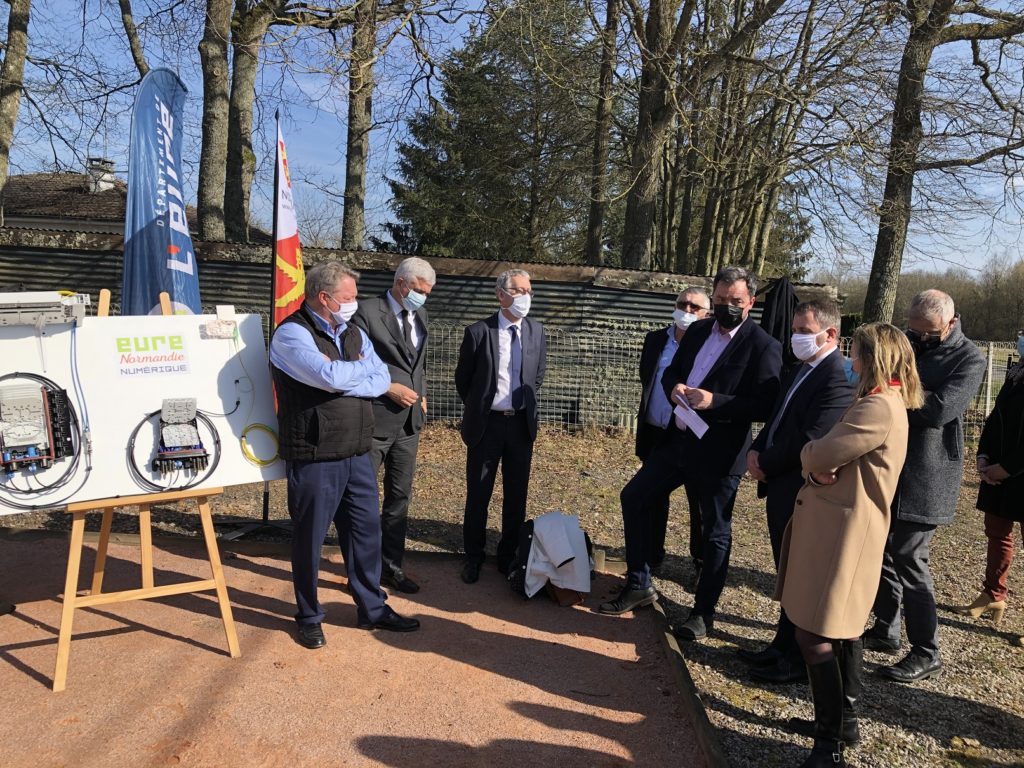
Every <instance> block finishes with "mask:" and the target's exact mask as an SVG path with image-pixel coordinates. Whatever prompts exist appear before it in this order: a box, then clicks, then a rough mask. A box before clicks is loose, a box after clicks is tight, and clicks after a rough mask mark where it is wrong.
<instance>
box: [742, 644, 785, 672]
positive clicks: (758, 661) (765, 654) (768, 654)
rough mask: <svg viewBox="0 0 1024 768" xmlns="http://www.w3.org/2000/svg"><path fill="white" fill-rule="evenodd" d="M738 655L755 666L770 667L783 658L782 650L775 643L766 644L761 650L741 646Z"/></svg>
mask: <svg viewBox="0 0 1024 768" xmlns="http://www.w3.org/2000/svg"><path fill="white" fill-rule="evenodd" d="M736 655H737V656H739V657H740V659H742V660H743V661H745V662H746V663H747V664H750V665H751V666H754V667H770V666H772V665H773V664H775V663H776V662H778V660H779V659H781V658H782V651H780V650H779V649H778V648H776V647H775V646H774V645H766V646H765V647H764V648H762V649H761V650H759V651H751V650H750V649H748V648H740V649H738V650H737V651H736Z"/></svg>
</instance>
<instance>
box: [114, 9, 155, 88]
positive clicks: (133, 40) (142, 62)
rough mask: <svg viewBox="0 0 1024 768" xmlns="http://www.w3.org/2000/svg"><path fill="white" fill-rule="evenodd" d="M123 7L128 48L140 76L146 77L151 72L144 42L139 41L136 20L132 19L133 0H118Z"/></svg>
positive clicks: (122, 13)
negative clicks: (144, 49) (143, 46)
mask: <svg viewBox="0 0 1024 768" xmlns="http://www.w3.org/2000/svg"><path fill="white" fill-rule="evenodd" d="M118 4H119V5H120V6H121V23H122V24H124V33H125V35H126V36H127V37H128V47H129V48H131V51H132V59H134V60H135V67H136V69H138V70H139V76H140V77H145V76H146V73H147V72H149V64H147V63H146V54H145V53H143V51H142V41H141V40H140V39H139V30H138V28H137V27H136V26H135V19H134V18H133V17H132V0H118Z"/></svg>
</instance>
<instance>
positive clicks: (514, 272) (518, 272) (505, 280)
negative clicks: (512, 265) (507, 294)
mask: <svg viewBox="0 0 1024 768" xmlns="http://www.w3.org/2000/svg"><path fill="white" fill-rule="evenodd" d="M513 277H525V278H526V279H527V280H529V279H530V273H529V272H527V271H526V270H525V269H506V270H505V271H504V272H502V273H501V274H500V275H498V282H497V287H498V290H499V291H507V290H508V284H509V283H511V282H512V278H513Z"/></svg>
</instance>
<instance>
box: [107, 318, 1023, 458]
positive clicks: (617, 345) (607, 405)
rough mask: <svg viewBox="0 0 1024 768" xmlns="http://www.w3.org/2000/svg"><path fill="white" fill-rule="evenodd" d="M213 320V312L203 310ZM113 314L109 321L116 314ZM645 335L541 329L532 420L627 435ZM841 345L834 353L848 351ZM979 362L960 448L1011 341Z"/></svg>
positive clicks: (435, 366)
mask: <svg viewBox="0 0 1024 768" xmlns="http://www.w3.org/2000/svg"><path fill="white" fill-rule="evenodd" d="M203 311H204V312H206V313H209V314H214V313H215V312H216V309H215V308H214V307H203ZM237 311H238V312H240V313H247V314H254V315H259V317H260V319H261V321H262V324H263V333H264V337H266V336H267V332H268V328H269V313H268V312H267V310H266V309H257V308H241V307H238V308H237ZM116 313H117V311H116V307H115V308H112V314H116ZM464 330H465V329H464V328H463V327H462V326H457V325H451V324H448V323H437V322H434V323H431V324H430V343H429V345H428V346H427V402H428V405H429V411H428V418H430V419H434V420H440V421H458V420H459V419H461V418H462V401H461V400H460V399H459V395H458V392H456V390H455V366H456V363H457V362H458V359H459V347H460V345H461V344H462V336H463V332H464ZM648 330H649V329H646V328H645V329H638V330H635V331H602V332H600V333H588V332H580V331H569V330H565V329H559V328H551V327H547V328H545V336H546V338H547V348H548V355H547V372H546V375H545V378H544V387H543V389H542V390H541V393H540V420H541V423H543V424H547V425H554V426H559V427H562V428H565V429H582V428H587V427H599V428H607V427H619V428H625V429H627V430H629V431H633V430H634V429H635V428H636V414H637V410H638V408H639V405H640V382H639V380H638V378H637V366H638V365H639V361H640V350H641V348H642V347H643V341H644V335H645V334H646V333H647V331H648ZM849 344H850V340H849V338H844V339H843V340H842V343H841V346H840V349H841V351H842V352H843V353H844V354H847V353H848V351H849ZM974 344H975V345H976V346H977V347H978V349H979V350H981V352H982V354H983V355H985V359H986V361H987V365H986V370H985V378H984V380H983V381H982V383H981V386H980V387H979V388H978V393H977V395H976V396H975V397H974V400H973V401H972V402H971V405H970V406H969V407H968V409H967V411H966V413H965V414H964V432H965V435H966V438H967V440H968V442H975V441H977V439H978V437H979V436H980V434H981V428H982V426H984V424H985V418H986V417H987V416H988V414H989V413H990V412H991V411H992V405H993V404H994V403H995V399H996V395H997V394H999V388H1000V387H1001V386H1002V384H1003V382H1004V381H1005V379H1006V373H1007V371H1008V370H1009V369H1010V366H1011V365H1012V364H1013V363H1015V362H1016V361H1017V360H1018V355H1017V345H1016V342H1014V341H975V342H974Z"/></svg>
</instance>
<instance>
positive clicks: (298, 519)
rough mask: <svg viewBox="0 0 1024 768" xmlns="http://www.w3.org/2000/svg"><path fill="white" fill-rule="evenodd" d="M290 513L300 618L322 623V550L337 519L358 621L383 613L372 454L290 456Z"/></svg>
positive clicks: (307, 621)
mask: <svg viewBox="0 0 1024 768" xmlns="http://www.w3.org/2000/svg"><path fill="white" fill-rule="evenodd" d="M286 471H287V477H288V514H289V515H290V516H291V518H292V524H293V528H292V581H293V583H294V585H295V602H296V603H297V604H298V607H299V610H298V613H296V614H295V620H296V621H297V622H298V623H299V624H318V623H320V622H322V621H323V620H324V611H323V608H322V607H321V606H320V601H319V600H318V599H317V584H318V581H319V578H320V550H321V547H323V543H324V539H325V538H326V537H327V531H328V530H329V529H330V527H331V523H332V522H333V523H334V527H335V528H336V529H337V531H338V543H339V544H340V545H341V553H342V555H343V556H344V557H345V570H346V571H347V573H348V583H349V588H350V590H351V592H352V596H353V598H355V602H356V609H357V612H358V621H360V622H368V621H370V622H372V621H377V620H379V619H381V618H383V617H384V613H385V610H386V606H385V604H384V593H383V592H381V589H380V509H379V507H378V505H377V478H376V476H375V475H374V473H373V464H372V462H371V461H370V455H369V454H368V453H367V454H363V455H362V456H353V457H351V458H348V459H340V460H338V461H289V462H287V467H286Z"/></svg>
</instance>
